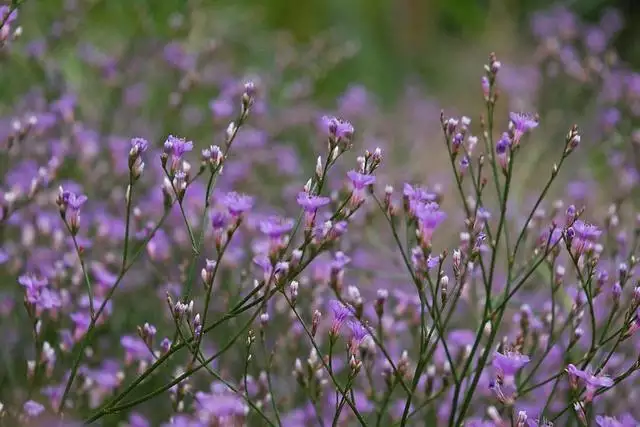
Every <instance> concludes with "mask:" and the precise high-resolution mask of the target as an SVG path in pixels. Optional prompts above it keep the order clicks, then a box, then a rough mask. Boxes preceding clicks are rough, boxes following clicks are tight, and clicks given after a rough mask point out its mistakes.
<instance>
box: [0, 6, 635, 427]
mask: <svg viewBox="0 0 640 427" xmlns="http://www.w3.org/2000/svg"><path fill="white" fill-rule="evenodd" d="M17 3H18V2H13V3H12V6H3V7H0V24H1V25H0V49H2V50H3V52H2V53H3V54H6V55H5V56H6V58H5V57H4V56H3V60H5V59H6V60H7V61H10V60H12V59H13V56H14V55H18V56H20V55H24V56H25V57H26V58H28V59H29V61H27V62H28V63H29V64H31V66H34V67H37V68H38V70H39V71H42V73H40V74H42V75H47V76H48V75H49V72H50V70H52V69H55V68H56V67H54V66H53V65H55V64H52V63H51V59H50V57H49V55H48V53H49V52H50V51H51V49H53V47H54V46H50V45H49V43H51V40H50V38H51V37H49V38H46V40H44V41H42V43H38V41H37V40H35V41H32V42H31V44H29V46H28V48H25V49H24V50H25V52H21V50H20V49H17V50H15V49H14V47H16V46H17V47H18V48H19V47H20V45H18V44H16V43H14V41H15V40H16V39H17V37H18V36H20V33H21V32H22V30H21V27H20V26H19V25H18V23H19V18H20V17H21V16H22V15H20V16H19V15H18V10H17V9H16V7H17ZM72 3H73V2H72ZM72 6H73V5H69V8H71V7H72ZM75 7H77V8H78V10H77V11H76V12H77V14H71V13H65V16H66V18H64V19H62V20H61V21H60V23H59V27H56V28H57V29H52V32H53V33H55V34H56V35H57V36H56V38H53V39H55V40H58V39H60V40H63V39H64V37H65V36H66V34H67V32H69V33H72V32H73V31H72V30H73V28H74V27H73V25H74V22H76V20H77V19H78V16H82V15H81V13H83V12H86V10H84V9H82V7H83V6H82V5H76V6H75ZM73 16H75V19H71V18H72V17H73ZM182 18H183V19H186V17H182ZM618 19H619V16H618V15H611V14H609V15H607V18H606V19H603V23H602V25H601V27H602V28H588V29H586V30H584V29H583V28H582V27H581V26H580V25H577V24H576V23H575V22H574V19H573V18H572V15H570V14H568V13H567V11H566V10H564V9H554V10H553V11H552V12H550V13H548V14H545V15H539V16H538V15H537V16H536V18H535V22H534V23H535V25H534V30H535V31H534V32H535V34H536V35H537V37H540V38H541V39H543V40H545V41H546V44H545V49H546V50H545V51H544V52H543V53H545V54H546V58H547V59H548V60H549V61H551V62H553V61H560V63H561V65H562V67H563V68H562V70H563V72H565V73H566V74H568V75H569V76H570V77H572V78H577V79H582V80H584V79H586V78H587V77H588V76H590V75H591V74H592V73H596V74H598V75H601V76H605V75H606V76H607V78H608V77H609V75H608V74H607V73H608V72H613V71H615V70H614V69H612V68H611V67H610V66H611V64H608V63H605V62H601V63H596V62H593V63H589V64H591V65H590V66H589V67H588V68H587V67H586V66H585V64H584V63H582V62H581V61H580V60H579V58H578V57H576V55H577V52H573V54H572V53H567V52H572V51H571V50H570V49H569V46H570V44H571V43H574V42H576V40H579V39H580V40H582V39H583V40H582V41H581V43H583V44H584V46H585V47H587V50H588V54H589V55H590V58H592V59H593V60H594V61H595V59H598V58H600V59H602V58H603V56H602V55H605V53H606V52H607V50H608V49H610V48H609V44H608V41H609V39H610V37H612V35H613V34H614V33H615V32H616V31H618V29H619V28H618V27H619V23H618ZM176 25H178V24H177V23H176ZM53 30H56V31H53ZM221 31H222V30H221ZM583 33H584V34H583ZM581 34H582V36H583V37H582V39H581V38H580V37H581V36H580V35H581ZM52 37H53V36H52ZM53 39H52V40H53ZM221 39H222V40H224V39H225V38H224V37H221ZM43 43H44V44H43ZM553 43H555V45H554V44H553ZM189 46H190V45H189ZM133 47H135V46H133ZM133 47H132V49H133ZM145 48H146V46H145ZM148 48H149V49H150V51H152V52H151V53H149V55H146V56H145V57H144V59H142V60H141V58H142V57H141V56H139V55H137V52H136V51H135V49H133V51H134V54H132V55H129V54H126V52H125V53H124V54H118V55H111V54H107V53H104V52H102V51H99V50H97V48H93V47H91V46H88V45H87V46H83V47H82V49H80V52H79V53H80V57H81V61H82V63H83V64H84V65H85V66H86V67H87V68H88V69H90V70H92V72H93V73H95V76H94V77H95V78H96V81H99V82H100V83H101V85H96V86H100V87H102V86H104V87H105V88H107V89H109V91H110V93H115V94H117V95H118V96H114V99H115V101H114V106H113V107H109V106H107V109H106V110H105V111H101V112H100V113H99V114H96V113H95V111H94V110H95V105H94V103H93V102H87V100H86V99H85V97H86V94H84V93H71V92H70V90H69V89H68V88H67V86H66V85H60V84H59V82H56V81H55V79H49V78H47V79H46V81H43V82H39V83H40V84H42V85H44V86H45V87H44V89H45V90H41V89H42V88H40V87H38V88H37V89H38V90H36V89H34V90H33V91H32V92H30V93H29V94H27V95H26V96H25V97H24V102H20V103H17V104H16V105H11V106H10V109H11V119H10V120H8V121H7V122H6V123H4V122H3V123H4V124H5V126H4V127H3V131H2V135H0V196H1V198H0V237H1V241H0V242H1V243H0V245H1V246H0V274H1V276H2V277H1V278H2V280H3V281H5V282H6V283H7V284H8V286H6V287H3V289H2V290H1V291H0V319H2V321H3V332H2V334H1V336H0V344H2V345H1V346H0V347H2V350H3V358H2V360H3V363H4V368H6V369H4V370H3V372H5V371H6V375H4V376H3V378H2V384H3V387H2V390H1V391H0V420H2V422H5V421H6V422H7V423H8V424H7V425H32V424H33V423H42V425H58V424H60V423H63V424H64V425H74V424H72V423H73V422H75V421H78V422H84V423H86V424H96V425H98V424H103V423H105V424H109V425H110V424H126V425H130V426H150V425H163V426H165V425H166V426H239V425H251V426H253V425H256V426H263V425H271V426H274V425H278V426H292V427H296V426H301V425H314V424H318V425H321V426H324V425H334V426H337V425H340V426H347V425H349V426H350V425H361V426H369V425H376V426H381V425H401V426H407V425H424V424H425V423H427V424H429V425H438V426H439V425H443V426H450V427H454V426H455V427H457V426H499V427H503V426H518V427H528V426H551V425H571V423H574V424H573V425H576V424H575V423H576V422H577V423H579V425H585V426H587V425H599V426H636V425H638V421H637V420H638V419H640V412H639V411H638V408H635V407H634V406H633V405H631V404H630V403H629V402H633V401H634V399H635V398H636V397H637V393H638V392H637V384H638V383H637V372H638V370H640V356H639V353H638V347H639V346H638V344H639V343H640V334H638V333H637V332H638V330H639V329H640V317H639V316H640V313H639V312H638V309H639V308H640V281H639V280H638V277H637V274H636V269H637V266H638V262H639V260H640V258H639V257H640V255H639V254H638V250H640V215H638V214H637V213H636V212H635V210H636V209H637V207H636V206H635V205H634V199H633V197H632V196H633V191H634V187H633V186H627V187H628V188H624V189H623V190H624V191H620V192H618V191H616V192H615V194H610V195H609V196H608V197H609V199H607V200H606V202H607V203H606V205H605V208H604V209H602V205H601V204H594V203H592V202H590V201H589V200H586V199H587V197H585V193H586V192H588V191H585V190H584V188H583V187H582V186H580V185H577V184H576V182H572V183H569V184H568V186H567V188H566V191H564V192H561V189H562V184H563V182H566V177H567V175H568V173H566V172H565V171H566V170H567V168H569V169H570V168H571V167H572V166H571V164H575V163H579V160H578V161H576V160H574V159H575V158H576V157H578V156H580V155H581V153H582V152H583V151H584V150H583V149H585V150H588V149H589V147H588V145H587V146H586V147H585V144H582V145H581V141H582V129H583V128H582V127H578V126H577V125H572V123H571V122H566V123H564V125H563V126H564V128H563V131H562V133H561V134H559V136H558V141H559V144H556V145H555V146H554V147H555V148H556V150H555V151H554V153H553V155H554V156H556V157H555V158H556V160H554V162H549V163H546V162H543V161H540V162H539V163H536V164H535V169H536V170H535V174H536V179H535V180H534V182H532V183H530V185H528V186H527V188H525V189H524V190H522V186H521V187H518V182H519V181H520V180H521V179H522V177H521V176H520V171H521V170H522V168H526V167H527V165H528V164H529V163H531V160H530V157H529V156H531V155H533V154H532V153H535V150H534V149H535V147H536V139H537V138H538V135H539V133H540V132H542V131H543V128H545V126H546V119H545V117H546V116H545V115H544V114H534V113H529V112H526V111H533V110H534V109H535V105H525V104H526V103H524V102H521V105H519V106H518V108H513V110H514V112H511V113H510V114H502V113H500V111H502V109H501V108H496V106H498V104H499V101H500V99H501V98H500V97H499V96H498V93H499V90H498V89H499V87H506V88H507V92H509V90H508V89H509V86H510V83H511V85H513V82H510V81H509V80H510V79H513V75H511V76H510V75H509V67H510V66H509V65H508V64H502V62H501V61H499V60H498V58H497V56H496V55H495V54H491V55H490V56H489V59H488V62H487V64H486V65H485V67H484V71H483V72H482V75H481V76H479V77H480V78H479V88H478V92H479V93H481V94H482V96H481V97H480V100H479V101H480V102H481V103H482V104H483V105H482V107H483V108H482V109H483V111H484V115H483V119H482V120H477V121H476V120H475V119H473V120H472V119H471V118H470V117H471V116H457V115H452V116H448V115H447V114H445V112H443V111H438V108H435V107H434V104H432V103H431V102H430V101H425V100H424V99H422V98H421V97H420V96H416V93H415V92H411V91H409V92H408V93H407V95H406V97H405V98H406V99H405V100H404V101H401V102H400V103H399V104H398V107H397V108H398V111H399V112H400V113H401V114H400V115H402V116H403V117H405V118H406V120H407V122H406V123H404V122H403V124H402V125H398V123H397V118H393V120H391V122H393V123H394V125H395V126H391V125H390V122H389V120H388V118H387V119H385V114H384V113H382V112H381V111H379V109H377V108H376V106H375V105H376V104H375V102H374V100H373V97H372V96H371V94H368V93H367V92H366V90H364V88H363V87H361V86H352V87H350V88H349V89H348V90H347V92H346V93H345V94H344V95H343V96H342V97H341V98H340V99H339V102H338V106H337V107H336V108H335V110H336V116H333V115H326V114H324V113H323V112H321V111H320V110H319V109H318V108H317V107H316V106H315V105H314V104H313V100H312V98H311V96H310V95H308V94H306V90H305V87H306V86H305V84H307V85H308V81H307V80H305V79H301V80H300V81H295V82H289V81H288V80H287V79H288V78H289V74H291V73H289V71H290V70H289V68H288V66H287V65H283V63H287V64H288V63H289V60H288V59H287V60H284V59H283V58H285V59H286V58H289V56H290V52H289V51H288V50H287V49H285V52H284V53H282V52H280V54H282V56H283V57H282V58H280V57H278V60H277V61H273V62H274V63H275V64H274V65H273V67H274V69H269V70H264V73H263V74H259V75H255V76H253V78H252V79H247V76H245V75H243V74H242V73H243V72H244V69H240V70H238V69H236V67H235V66H233V65H235V63H234V62H233V61H231V60H229V61H230V62H229V64H227V63H226V62H224V61H223V60H224V59H225V53H228V54H229V56H231V57H233V49H231V50H232V52H226V51H225V47H224V46H223V47H220V50H218V47H211V46H208V47H202V48H201V49H198V48H193V49H192V48H191V47H189V48H187V40H183V39H181V38H179V37H178V38H177V39H176V40H173V41H171V42H169V43H168V44H164V45H160V46H159V48H158V46H156V45H155V44H152V46H149V47H148ZM154 49H155V50H154ZM310 50H313V49H310ZM212 51H214V53H215V54H213V55H212ZM120 55H121V56H120ZM130 56H131V57H130ZM294 56H296V55H294ZM327 56H328V57H329V58H333V57H336V56H339V55H337V54H335V52H334V54H332V55H327ZM304 58H305V59H304V60H301V62H302V63H301V64H299V65H300V66H301V67H304V66H308V62H309V60H308V57H307V56H304ZM594 58H595V59H594ZM18 59H21V58H18ZM227 59H228V58H227ZM311 62H314V61H311ZM329 62H330V61H329V60H328V59H327V64H328V63H329ZM318 63H324V62H322V61H318ZM227 65H228V67H227ZM556 65H557V64H556ZM237 68H240V67H237ZM167 69H168V70H167ZM604 70H606V71H607V73H605V72H604ZM616 70H617V69H616ZM512 71H513V70H512ZM618 71H619V70H618ZM556 72H557V73H559V72H560V70H556ZM303 74H304V73H303ZM624 76H626V77H625V79H623V80H624V85H625V86H624V91H623V92H625V93H619V94H618V96H615V97H614V96H613V95H612V93H613V92H615V91H614V89H612V88H607V90H604V89H603V91H604V92H606V94H608V95H610V96H608V97H606V98H607V99H606V100H603V99H601V98H602V96H598V97H596V98H598V99H596V100H595V101H594V102H596V103H597V104H598V105H605V104H606V105H609V104H617V103H627V106H631V107H633V106H636V107H637V105H636V104H637V101H638V99H637V97H634V96H635V95H633V94H627V93H626V92H631V91H633V90H635V89H637V88H636V86H637V81H636V80H634V78H633V76H634V75H633V73H631V72H629V73H627V74H624ZM636 77H637V76H636ZM155 78H158V79H159V80H160V81H162V82H163V83H162V85H163V87H166V86H170V87H169V93H168V94H167V99H166V105H163V108H165V110H166V115H165V118H164V120H158V118H157V117H155V116H154V117H151V118H149V117H146V113H147V112H146V110H145V109H143V108H142V105H143V101H142V98H144V97H145V96H146V95H145V94H146V89H145V87H146V84H147V83H148V82H147V80H149V81H151V80H153V79H155ZM138 79H139V80H140V81H138ZM50 80H51V81H50ZM130 80H135V81H130ZM613 80H615V79H613ZM167 82H171V83H170V84H169V83H167ZM605 83H606V85H613V84H614V83H615V82H614V81H607V82H605ZM283 84H284V86H286V89H287V90H286V91H285V90H284V88H283V87H282V85H283ZM603 85H604V83H603ZM160 92H161V91H160ZM610 92H611V93H610ZM636 92H637V91H636ZM196 95H203V96H207V97H209V99H208V100H209V103H208V108H209V109H205V110H204V112H203V109H202V108H200V107H199V106H198V105H197V104H196V103H195V102H194V103H193V104H192V100H193V99H194V98H196ZM275 95H278V96H280V98H278V101H277V102H274V103H273V105H271V104H269V105H267V101H268V100H269V96H271V97H273V96H275ZM119 98H122V99H119ZM91 101H93V100H92V99H91ZM280 101H282V102H283V103H285V104H287V107H286V108H282V107H281V106H280ZM284 101H286V102H284ZM403 102H404V103H403ZM512 102H514V101H513V100H512ZM87 104H90V107H91V108H89V107H87ZM530 104H531V103H530ZM524 107H526V108H524ZM632 110H633V109H632ZM3 111H4V110H3ZM633 111H635V110H633ZM540 113H544V112H540ZM607 114H608V115H607V126H604V130H603V131H602V132H601V133H602V134H601V135H600V134H598V133H597V132H594V133H593V135H594V136H597V137H598V138H601V139H602V140H603V141H609V140H610V138H613V134H614V133H618V134H621V133H622V132H623V128H622V127H619V126H616V125H617V124H619V123H620V122H621V121H622V118H620V117H615V116H616V114H615V113H613V112H611V111H609V112H608V113H607ZM634 114H635V113H634ZM503 115H504V117H502V116H503ZM152 116H153V114H152ZM170 118H178V119H179V120H177V122H172V121H170V120H169V119H170ZM169 123H171V126H169ZM314 123H316V124H317V123H319V124H320V126H319V129H313V124H314ZM174 127H175V129H177V130H179V131H180V135H184V136H181V137H179V136H174V134H171V132H173V131H174ZM202 129H207V130H206V131H202ZM356 129H357V130H358V131H357V132H356ZM399 129H401V130H402V133H404V132H406V134H407V135H409V136H408V137H407V139H410V140H411V142H406V141H404V140H403V139H402V137H398V138H397V139H396V137H395V135H394V134H393V132H394V131H397V130H399ZM567 129H568V131H567ZM587 129H589V127H588V126H587ZM551 133H552V134H553V132H551ZM431 134H434V135H437V138H438V140H440V141H441V143H440V146H441V148H440V149H439V150H433V147H429V153H428V156H433V157H437V159H438V160H437V163H440V160H442V162H444V163H446V164H447V167H448V168H449V169H450V170H449V172H448V175H447V179H448V181H447V183H448V184H449V185H446V186H444V185H443V184H442V183H441V182H432V181H429V182H424V180H425V179H428V180H431V179H432V178H431V174H430V172H431V171H430V170H427V169H428V168H427V167H425V166H424V163H423V162H422V159H420V160H419V162H418V163H419V165H418V166H417V167H416V170H412V167H414V166H413V165H414V163H416V162H410V161H408V160H411V159H408V158H407V153H411V154H410V155H409V156H417V157H419V155H420V154H419V153H423V151H420V150H418V149H419V148H420V147H419V145H420V144H419V143H418V142H416V141H420V138H421V137H423V136H424V135H431ZM123 135H126V136H123ZM296 135H304V137H300V138H299V139H297V138H298V137H297V136H296ZM373 135H375V137H374V136H373ZM589 135H590V138H591V135H592V134H591V133H589ZM626 136H630V137H631V135H625V137H626ZM635 136H637V135H635ZM635 136H634V137H635ZM419 137H420V138H419ZM545 137H548V135H546V136H545ZM434 138H435V136H434ZM289 139H291V141H289ZM385 140H387V141H394V143H393V144H390V143H386V144H385ZM205 141H206V142H205ZM309 141H312V143H311V144H308V142H309ZM412 144H413V145H412ZM367 147H368V149H367ZM607 149H609V148H607ZM617 150H619V147H617V148H616V147H614V148H611V153H613V152H616V151H617ZM436 151H437V153H435V152H436ZM309 152H311V153H313V156H312V157H311V158H312V159H315V160H314V161H311V162H306V160H307V159H306V158H304V156H306V155H308V153H309ZM302 153H307V154H304V155H303V154H302ZM414 153H415V154H414ZM611 153H610V154H611ZM611 155H613V154H611ZM545 160H546V159H545ZM622 163H624V166H623V167H622V169H626V170H630V169H629V168H632V167H633V166H632V165H629V164H627V161H626V160H624V159H623V161H622ZM307 164H309V165H311V166H313V167H312V168H310V169H307V168H305V167H304V166H305V165H307ZM425 171H426V174H425ZM425 175H427V176H425ZM278 183H284V185H282V186H280V187H278V186H277V185H275V184H278ZM578 184H579V183H578ZM557 187H560V189H558V188H557ZM395 188H400V189H401V191H397V190H395ZM519 190H522V191H519ZM529 195H531V201H532V202H529V201H528V196H529ZM556 196H557V199H554V197H556ZM12 283H13V284H15V286H11V284H12ZM4 325H7V326H6V327H5V326H4ZM38 425H40V424H38Z"/></svg>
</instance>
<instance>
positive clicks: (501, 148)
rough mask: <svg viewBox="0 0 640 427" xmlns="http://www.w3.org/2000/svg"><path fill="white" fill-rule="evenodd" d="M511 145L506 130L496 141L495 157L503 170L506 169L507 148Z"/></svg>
mask: <svg viewBox="0 0 640 427" xmlns="http://www.w3.org/2000/svg"><path fill="white" fill-rule="evenodd" d="M510 146H511V137H510V136H509V134H508V133H507V132H505V133H503V134H502V137H501V138H500V139H499V140H498V142H497V143H496V157H497V158H498V163H499V164H500V167H501V168H502V170H503V171H506V170H507V160H508V150H509V147H510Z"/></svg>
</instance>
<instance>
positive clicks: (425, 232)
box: [416, 202, 447, 247]
mask: <svg viewBox="0 0 640 427" xmlns="http://www.w3.org/2000/svg"><path fill="white" fill-rule="evenodd" d="M416 217H417V219H418V231H419V234H420V237H419V238H420V243H421V245H423V246H427V247H428V246H429V245H430V244H431V238H432V236H433V233H434V231H435V230H436V228H438V226H439V225H440V224H442V222H443V221H444V220H445V219H446V218H447V214H446V213H444V212H443V211H441V210H440V205H438V204H437V203H435V202H431V203H424V204H422V205H420V206H419V207H418V208H417V210H416Z"/></svg>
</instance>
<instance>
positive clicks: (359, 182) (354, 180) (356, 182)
mask: <svg viewBox="0 0 640 427" xmlns="http://www.w3.org/2000/svg"><path fill="white" fill-rule="evenodd" d="M347 176H348V177H349V179H350V180H351V185H353V188H354V190H362V189H364V188H365V187H367V186H369V185H371V184H373V183H375V182H376V177H375V176H373V175H365V174H362V173H359V172H356V171H354V170H351V171H349V172H347Z"/></svg>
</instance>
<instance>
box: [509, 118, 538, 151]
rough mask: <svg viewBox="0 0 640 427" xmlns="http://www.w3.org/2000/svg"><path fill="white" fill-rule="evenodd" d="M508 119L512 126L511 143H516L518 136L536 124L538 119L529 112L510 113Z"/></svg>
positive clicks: (520, 136)
mask: <svg viewBox="0 0 640 427" xmlns="http://www.w3.org/2000/svg"><path fill="white" fill-rule="evenodd" d="M509 120H511V124H512V126H513V129H512V130H513V143H514V144H515V145H518V144H519V143H520V138H522V136H523V135H524V134H526V133H527V132H529V131H530V130H532V129H535V128H536V127H537V126H538V119H537V118H536V117H534V116H533V115H532V114H529V113H510V114H509Z"/></svg>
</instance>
